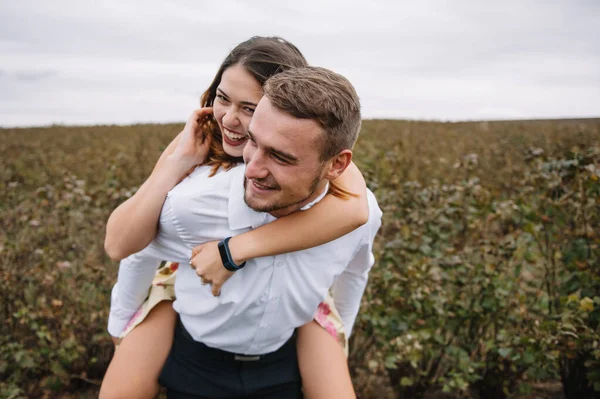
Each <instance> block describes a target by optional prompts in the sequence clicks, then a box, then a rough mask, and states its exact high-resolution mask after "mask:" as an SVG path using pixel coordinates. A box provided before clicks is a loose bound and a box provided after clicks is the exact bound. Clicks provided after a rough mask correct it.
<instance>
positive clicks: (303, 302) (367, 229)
mask: <svg viewBox="0 0 600 399" xmlns="http://www.w3.org/2000/svg"><path fill="white" fill-rule="evenodd" d="M209 173H210V167H207V166H202V167H198V168H196V170H195V171H194V172H193V173H192V174H190V176H189V177H187V178H186V179H184V180H183V181H182V182H181V183H179V184H178V185H177V186H176V187H175V188H173V190H171V191H170V192H169V194H168V195H167V199H166V200H165V204H164V206H163V209H162V211H161V215H160V221H159V231H158V234H157V236H156V237H155V239H154V240H153V241H152V243H150V245H149V246H148V247H146V248H145V249H144V250H142V251H141V252H138V253H137V254H134V255H132V256H130V257H128V258H127V259H124V260H123V261H122V262H121V265H120V268H119V277H118V279H119V283H118V284H117V285H116V286H115V288H114V289H113V300H112V303H111V311H110V316H109V332H110V334H111V335H113V336H118V335H119V334H120V332H121V331H122V330H123V328H124V326H125V325H126V323H127V322H128V321H129V319H130V318H131V316H133V314H134V313H135V312H136V311H137V309H138V307H139V306H140V305H141V303H142V302H143V301H144V299H145V297H146V295H147V293H148V287H149V286H150V283H151V282H152V279H153V278H154V273H155V271H156V268H157V267H158V265H159V263H160V261H161V260H169V261H174V262H179V263H181V265H180V267H179V269H178V270H177V278H176V280H175V294H176V297H177V299H176V300H175V302H174V303H173V307H174V309H175V310H176V311H177V312H178V313H179V315H180V317H181V321H182V323H183V324H184V326H185V327H186V329H187V330H188V332H189V333H190V335H191V336H192V337H193V338H194V339H195V340H196V341H199V342H203V343H204V344H206V345H208V346H210V347H214V348H219V349H222V350H225V351H229V352H234V353H241V354H250V355H258V354H264V353H269V352H273V351H275V350H277V349H278V348H279V347H280V346H281V345H283V344H284V343H285V342H286V341H287V340H288V339H289V338H290V336H291V335H292V333H293V331H294V329H295V328H297V327H299V326H301V325H303V324H305V323H307V322H309V321H310V320H312V318H313V317H314V315H315V312H316V309H317V307H318V305H319V303H320V302H322V301H323V300H324V299H325V296H326V294H327V291H328V290H329V289H330V288H331V292H332V296H333V298H334V302H335V305H336V307H337V309H338V311H339V312H340V316H341V317H342V320H343V322H344V327H345V330H346V333H347V334H348V335H350V333H351V331H352V326H353V325H354V321H355V318H356V314H357V313H358V309H359V306H360V300H361V297H362V294H363V292H364V289H365V286H366V283H367V277H368V272H369V270H370V268H371V266H372V265H373V263H374V258H373V254H372V244H373V239H374V238H375V234H376V233H377V230H378V229H379V227H380V225H381V216H382V213H381V210H380V209H379V207H378V205H377V201H376V199H375V196H374V195H373V193H372V192H370V191H368V193H367V198H368V203H369V214H370V215H369V221H368V222H367V223H366V224H365V225H363V226H361V227H360V228H358V229H356V230H354V231H353V232H351V233H349V234H347V235H345V236H343V237H340V238H338V239H337V240H334V241H332V242H329V243H327V244H323V245H320V246H318V247H314V248H310V249H307V250H303V251H296V252H292V253H287V254H283V255H277V256H267V257H262V258H256V259H252V260H249V261H248V262H247V264H246V266H245V267H244V268H243V269H242V270H239V271H237V272H236V273H235V274H234V275H233V276H232V277H231V278H230V279H229V280H227V282H226V283H225V284H224V286H223V288H222V290H221V295H220V296H219V297H214V296H213V295H212V293H211V290H210V286H209V285H206V286H203V285H201V284H200V279H199V278H198V277H197V276H196V274H195V271H194V270H192V269H191V268H190V267H188V266H187V264H188V262H189V259H190V255H191V251H192V248H193V247H195V246H196V245H199V244H201V243H204V242H207V241H213V240H221V239H223V238H225V237H229V236H234V235H238V234H241V233H244V232H246V231H248V230H250V229H251V228H257V227H259V226H261V225H263V224H265V223H268V222H271V221H273V220H275V217H273V216H272V215H270V214H268V213H259V212H255V211H253V210H252V209H250V208H249V207H248V206H247V205H246V204H245V202H244V199H243V196H244V188H243V180H244V165H239V166H237V167H235V168H233V169H232V170H230V171H228V172H224V171H222V170H220V171H219V172H218V173H217V174H216V175H215V176H213V177H208V175H209ZM324 195H325V192H324V193H323V194H322V195H321V197H320V198H318V199H317V201H318V200H320V199H321V198H322V197H323V196H324ZM315 202H316V201H315ZM313 204H314V203H313ZM310 205H312V204H310ZM310 205H309V206H308V207H310ZM306 208H307V207H306ZM303 209H304V208H303ZM290 239H293V237H290Z"/></svg>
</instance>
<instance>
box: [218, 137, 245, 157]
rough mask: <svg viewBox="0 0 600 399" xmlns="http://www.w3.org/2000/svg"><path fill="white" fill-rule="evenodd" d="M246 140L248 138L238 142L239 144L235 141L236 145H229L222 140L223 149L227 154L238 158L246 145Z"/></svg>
mask: <svg viewBox="0 0 600 399" xmlns="http://www.w3.org/2000/svg"><path fill="white" fill-rule="evenodd" d="M247 141H248V140H244V141H243V142H242V143H239V144H237V143H236V145H235V146H234V145H230V144H229V143H227V142H226V141H225V140H223V149H224V150H225V152H226V153H227V155H229V156H232V157H235V158H239V157H241V156H242V154H243V153H244V147H245V146H246V142H247Z"/></svg>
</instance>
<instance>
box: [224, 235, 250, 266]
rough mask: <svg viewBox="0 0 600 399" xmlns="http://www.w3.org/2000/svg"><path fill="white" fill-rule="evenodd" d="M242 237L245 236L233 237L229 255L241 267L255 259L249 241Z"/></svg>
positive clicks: (230, 242) (230, 241)
mask: <svg viewBox="0 0 600 399" xmlns="http://www.w3.org/2000/svg"><path fill="white" fill-rule="evenodd" d="M242 236H243V234H242V235H238V236H233V237H231V239H230V240H229V253H230V254H231V258H232V259H233V262H234V263H235V264H236V265H241V264H242V263H244V262H246V261H248V260H249V259H252V258H253V257H252V256H251V255H252V254H251V250H250V249H251V245H250V244H249V240H245V239H244V237H242Z"/></svg>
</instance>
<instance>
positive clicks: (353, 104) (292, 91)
mask: <svg viewBox="0 0 600 399" xmlns="http://www.w3.org/2000/svg"><path fill="white" fill-rule="evenodd" d="M264 92H265V96H267V98H268V99H269V100H270V101H271V104H272V105H273V106H274V107H275V108H277V109H279V110H281V111H284V112H286V113H288V114H290V115H292V116H294V117H296V118H301V119H311V120H314V121H316V122H318V123H319V125H321V127H322V128H323V132H322V134H321V139H320V143H319V144H321V161H326V160H328V159H330V158H332V157H333V156H335V155H337V154H338V153H339V152H340V151H342V150H345V149H352V147H353V146H354V143H355V142H356V139H357V137H358V132H359V130H360V124H361V117H360V101H359V99H358V95H357V94H356V91H355V90H354V87H353V86H352V84H351V83H350V82H349V81H348V79H346V78H345V77H343V76H342V75H340V74H338V73H335V72H333V71H330V70H328V69H325V68H320V67H312V66H311V67H302V68H293V69H290V70H288V71H285V72H281V73H279V74H277V75H275V76H273V77H271V78H270V79H269V80H267V82H266V83H265V86H264Z"/></svg>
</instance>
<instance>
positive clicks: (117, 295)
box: [108, 250, 161, 337]
mask: <svg viewBox="0 0 600 399" xmlns="http://www.w3.org/2000/svg"><path fill="white" fill-rule="evenodd" d="M160 263H161V260H160V259H157V258H155V257H152V256H150V253H148V251H144V250H143V251H141V252H138V253H135V254H133V255H131V256H129V257H127V258H125V259H123V260H122V261H121V263H120V265H119V276H118V281H117V283H116V284H115V285H114V287H113V289H112V293H111V301H110V313H109V316H108V333H109V334H110V335H112V336H113V337H118V336H120V335H121V333H122V332H123V330H124V329H125V326H127V323H129V321H130V320H131V318H132V317H133V316H134V315H135V313H136V312H137V310H138V309H139V307H140V306H141V305H142V303H143V302H144V300H145V299H146V297H147V296H148V290H149V288H150V285H151V284H152V280H153V279H154V275H155V274H156V270H157V269H158V267H159V266H160Z"/></svg>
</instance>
